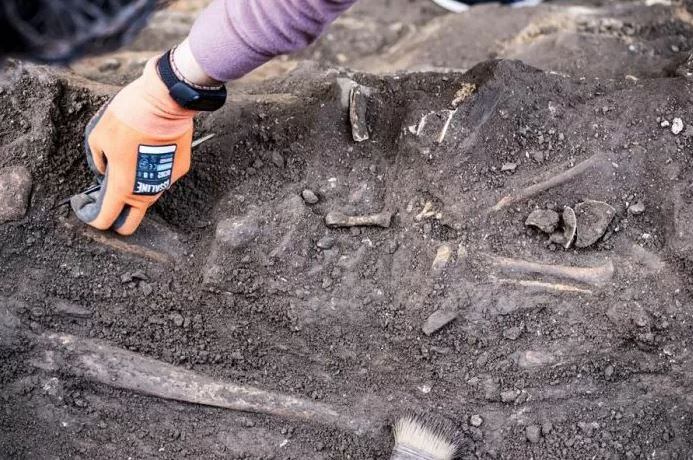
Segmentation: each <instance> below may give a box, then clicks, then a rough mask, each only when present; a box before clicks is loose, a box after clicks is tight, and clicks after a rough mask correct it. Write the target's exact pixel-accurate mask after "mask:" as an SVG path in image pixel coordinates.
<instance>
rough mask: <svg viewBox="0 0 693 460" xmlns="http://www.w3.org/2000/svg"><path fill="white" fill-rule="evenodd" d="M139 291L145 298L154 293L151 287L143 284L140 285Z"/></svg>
mask: <svg viewBox="0 0 693 460" xmlns="http://www.w3.org/2000/svg"><path fill="white" fill-rule="evenodd" d="M140 289H142V294H144V295H145V296H149V295H150V294H151V293H152V292H154V288H153V287H152V285H151V284H149V283H145V282H141V283H140Z"/></svg>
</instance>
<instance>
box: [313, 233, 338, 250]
mask: <svg viewBox="0 0 693 460" xmlns="http://www.w3.org/2000/svg"><path fill="white" fill-rule="evenodd" d="M334 242H335V239H334V237H331V236H323V237H322V238H320V239H319V240H318V242H317V244H316V246H317V247H319V248H320V249H331V248H332V246H334Z"/></svg>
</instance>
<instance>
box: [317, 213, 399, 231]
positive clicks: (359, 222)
mask: <svg viewBox="0 0 693 460" xmlns="http://www.w3.org/2000/svg"><path fill="white" fill-rule="evenodd" d="M391 221H392V213H391V212H388V211H383V212H380V213H378V214H371V215H366V216H347V215H346V214H344V213H343V212H340V211H331V212H329V213H328V214H327V215H326V216H325V224H326V225H327V226H328V227H369V226H370V227H383V228H389V227H390V222H391Z"/></svg>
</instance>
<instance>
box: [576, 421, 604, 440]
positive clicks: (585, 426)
mask: <svg viewBox="0 0 693 460" xmlns="http://www.w3.org/2000/svg"><path fill="white" fill-rule="evenodd" d="M578 428H580V431H582V433H583V434H584V435H585V436H587V437H588V438H591V437H592V434H594V431H595V430H598V429H599V423H597V422H590V423H587V422H578Z"/></svg>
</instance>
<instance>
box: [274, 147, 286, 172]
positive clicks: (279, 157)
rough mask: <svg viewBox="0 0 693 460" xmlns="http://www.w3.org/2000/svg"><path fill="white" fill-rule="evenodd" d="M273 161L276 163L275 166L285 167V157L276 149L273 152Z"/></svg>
mask: <svg viewBox="0 0 693 460" xmlns="http://www.w3.org/2000/svg"><path fill="white" fill-rule="evenodd" d="M272 163H274V166H276V167H277V168H283V167H284V157H283V156H282V155H281V153H279V152H277V151H276V150H275V151H274V152H272Z"/></svg>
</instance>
